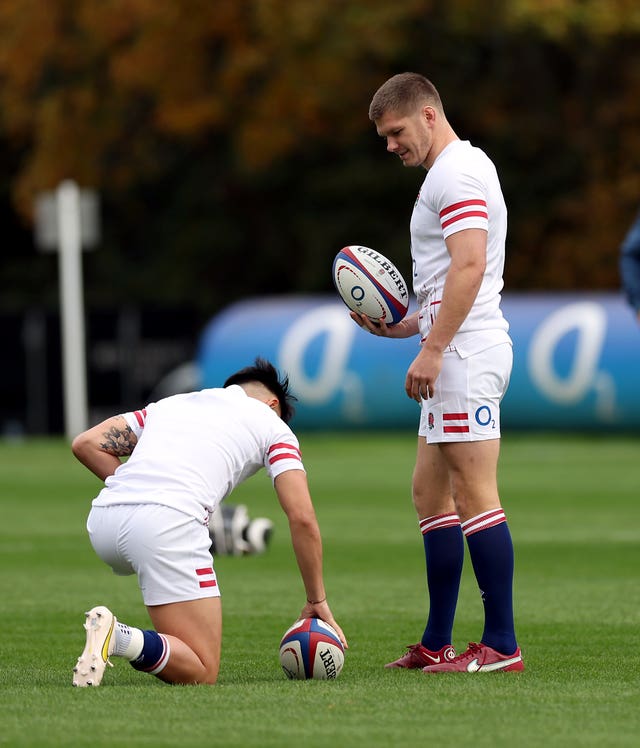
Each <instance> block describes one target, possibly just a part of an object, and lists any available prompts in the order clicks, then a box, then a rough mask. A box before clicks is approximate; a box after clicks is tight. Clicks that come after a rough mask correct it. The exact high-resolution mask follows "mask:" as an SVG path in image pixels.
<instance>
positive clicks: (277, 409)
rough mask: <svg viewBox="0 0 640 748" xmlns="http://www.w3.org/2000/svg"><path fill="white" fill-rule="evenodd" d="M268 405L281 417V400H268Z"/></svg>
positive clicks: (275, 398)
mask: <svg viewBox="0 0 640 748" xmlns="http://www.w3.org/2000/svg"><path fill="white" fill-rule="evenodd" d="M267 405H268V406H269V407H270V408H271V410H275V412H276V413H277V414H278V415H281V410H280V400H278V398H277V397H271V398H269V399H268V400H267Z"/></svg>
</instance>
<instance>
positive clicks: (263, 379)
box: [222, 357, 296, 423]
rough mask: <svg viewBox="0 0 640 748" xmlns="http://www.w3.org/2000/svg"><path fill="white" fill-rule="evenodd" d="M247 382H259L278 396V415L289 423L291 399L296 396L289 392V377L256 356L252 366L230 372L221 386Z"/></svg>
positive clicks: (291, 415) (291, 413) (291, 407)
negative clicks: (233, 372)
mask: <svg viewBox="0 0 640 748" xmlns="http://www.w3.org/2000/svg"><path fill="white" fill-rule="evenodd" d="M249 382H259V383H260V384H262V385H264V386H265V387H266V388H267V389H268V390H269V392H272V393H273V394H274V395H275V396H276V397H277V398H278V402H279V403H280V417H281V418H282V420H283V421H284V422H285V423H289V421H290V420H291V418H292V417H293V414H294V412H295V408H294V407H293V401H294V400H296V397H295V396H294V395H292V394H291V392H289V377H288V376H286V375H280V374H279V373H278V370H277V369H276V367H275V366H274V365H273V364H272V363H270V362H269V361H267V360H266V359H264V358H260V357H258V358H256V360H255V362H254V364H253V366H246V367H245V368H244V369H240V371H237V372H236V373H235V374H232V375H231V376H230V377H229V378H228V379H227V381H226V382H225V383H224V384H223V385H222V386H223V387H229V385H232V384H248V383H249Z"/></svg>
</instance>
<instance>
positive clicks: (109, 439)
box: [100, 426, 138, 457]
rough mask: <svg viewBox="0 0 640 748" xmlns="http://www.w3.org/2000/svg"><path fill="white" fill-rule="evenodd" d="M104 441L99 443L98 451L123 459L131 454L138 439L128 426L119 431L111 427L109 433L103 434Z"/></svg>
mask: <svg viewBox="0 0 640 748" xmlns="http://www.w3.org/2000/svg"><path fill="white" fill-rule="evenodd" d="M103 436H104V439H105V440H104V441H103V442H100V449H103V450H104V451H105V452H108V453H109V454H110V455H115V456H116V457H125V456H126V455H130V454H131V453H132V452H133V448H134V447H135V446H136V444H137V442H138V439H137V437H136V435H135V434H134V433H133V431H132V430H131V427H130V426H127V427H126V428H124V429H120V428H118V427H117V426H112V427H111V428H110V429H109V431H105V432H104V433H103Z"/></svg>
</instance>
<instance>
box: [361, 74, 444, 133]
mask: <svg viewBox="0 0 640 748" xmlns="http://www.w3.org/2000/svg"><path fill="white" fill-rule="evenodd" d="M425 105H428V106H432V107H434V108H435V109H438V110H439V111H441V112H444V109H443V107H442V100H441V99H440V94H439V93H438V91H437V89H436V87H435V86H434V85H433V83H432V82H431V81H430V80H429V79H428V78H425V77H424V75H420V74H419V73H398V75H394V76H393V77H392V78H389V80H388V81H387V82H386V83H383V84H382V85H381V86H380V88H379V89H378V90H377V91H376V92H375V94H374V96H373V99H372V100H371V104H370V105H369V119H370V120H371V121H372V122H375V121H376V120H378V119H380V118H381V117H382V116H383V115H384V114H386V113H387V112H394V113H395V114H399V115H407V114H411V113H412V112H413V111H415V110H416V109H418V108H420V107H421V106H425Z"/></svg>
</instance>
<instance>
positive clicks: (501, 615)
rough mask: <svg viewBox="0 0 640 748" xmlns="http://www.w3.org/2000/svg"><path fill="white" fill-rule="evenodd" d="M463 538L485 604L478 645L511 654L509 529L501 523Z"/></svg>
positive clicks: (511, 617)
mask: <svg viewBox="0 0 640 748" xmlns="http://www.w3.org/2000/svg"><path fill="white" fill-rule="evenodd" d="M502 516H503V517H504V514H503V515H502ZM474 519H475V518H474ZM473 521H474V520H469V522H465V523H464V525H463V528H464V529H465V530H466V528H467V525H470V524H471V523H472V522H473ZM466 537H467V545H468V546H469V555H470V556H471V563H472V564H473V570H474V572H475V575H476V580H477V582H478V587H479V588H480V593H481V595H482V603H483V605H484V632H483V634H482V639H481V642H482V643H483V644H486V645H487V646H489V647H491V648H492V649H495V650H497V651H498V652H500V653H501V654H506V655H510V654H513V652H515V650H516V648H517V646H518V645H517V643H516V635H515V630H514V623H513V566H514V559H513V543H512V540H511V533H510V532H509V527H508V525H507V523H506V521H500V522H499V524H496V525H493V526H490V527H487V528H485V529H479V530H477V531H475V532H472V533H471V534H468V535H467V536H466Z"/></svg>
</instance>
